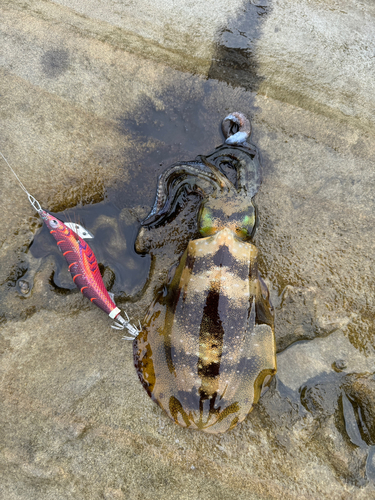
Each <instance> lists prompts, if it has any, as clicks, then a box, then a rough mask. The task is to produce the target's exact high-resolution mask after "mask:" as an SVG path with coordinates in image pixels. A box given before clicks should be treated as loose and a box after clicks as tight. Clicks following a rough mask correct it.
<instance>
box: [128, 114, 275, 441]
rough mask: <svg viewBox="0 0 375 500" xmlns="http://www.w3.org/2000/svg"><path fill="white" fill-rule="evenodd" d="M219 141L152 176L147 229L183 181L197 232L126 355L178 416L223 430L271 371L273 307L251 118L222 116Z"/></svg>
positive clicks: (169, 211)
mask: <svg viewBox="0 0 375 500" xmlns="http://www.w3.org/2000/svg"><path fill="white" fill-rule="evenodd" d="M222 131H223V134H224V137H225V139H226V140H225V144H223V145H221V146H219V147H218V148H216V149H215V151H214V152H213V153H211V154H209V155H208V156H198V157H197V158H196V159H195V160H194V162H184V163H182V162H181V163H176V164H174V165H172V166H171V167H169V168H168V169H167V170H165V172H164V173H163V174H162V175H161V176H160V177H159V181H158V189H157V194H156V200H155V203H154V206H153V209H152V210H151V213H150V214H149V216H148V217H146V219H145V220H144V221H143V222H142V226H143V228H142V230H140V231H139V233H138V237H137V241H136V248H137V251H139V252H142V251H143V250H144V249H146V245H147V243H146V242H147V238H146V239H145V240H144V236H145V233H146V232H147V231H149V230H151V229H152V228H154V227H157V226H159V225H161V224H166V223H167V222H168V221H169V220H170V218H171V217H172V216H173V215H174V211H175V206H176V200H177V199H178V197H179V195H180V194H181V193H182V192H183V190H185V191H186V192H187V193H193V192H194V193H196V194H198V195H199V196H200V197H201V200H202V201H201V206H200V211H199V215H198V219H197V223H198V229H199V231H200V234H201V238H199V239H195V240H192V241H190V242H189V244H188V247H187V248H186V250H185V252H184V254H183V255H182V257H181V259H180V262H179V264H178V267H177V269H176V271H175V273H174V276H173V277H172V278H171V280H170V282H168V283H167V284H166V285H165V287H164V289H163V291H162V292H159V293H158V295H157V296H156V298H155V300H154V302H153V303H152V304H151V306H150V308H149V310H148V312H147V314H146V317H145V318H144V320H143V329H142V331H141V332H140V334H139V336H138V337H137V338H136V339H135V340H134V344H133V346H134V351H133V352H134V364H135V367H136V370H137V373H138V376H139V379H140V381H141V383H142V385H143V387H144V388H145V390H146V391H147V393H148V394H149V396H150V397H151V398H152V399H153V400H154V401H155V402H156V403H157V404H158V405H159V406H160V407H161V408H162V409H163V410H164V411H165V412H166V413H167V415H168V416H169V417H170V418H171V419H172V420H173V421H174V422H175V423H176V424H179V425H181V426H183V427H188V428H190V429H198V430H201V431H204V432H208V433H213V434H215V433H221V432H225V431H227V430H229V429H232V428H233V427H235V426H236V425H237V424H238V423H240V422H242V421H243V420H244V418H245V417H246V416H247V415H248V413H249V412H250V411H251V410H252V408H253V407H254V405H255V404H256V403H257V401H258V400H259V398H260V396H261V394H262V393H263V391H264V390H265V389H266V388H267V386H268V385H269V383H270V381H271V380H272V377H273V375H274V374H275V373H276V347H275V337H274V311H273V307H272V305H271V303H270V300H269V293H268V290H267V287H266V284H265V283H264V281H263V280H262V278H261V276H260V274H259V271H258V261H257V255H258V251H257V249H256V247H255V246H254V245H253V244H252V243H251V239H252V237H253V235H254V231H255V227H256V209H255V207H254V205H253V203H252V198H253V196H254V195H255V194H256V193H257V191H258V189H259V187H260V183H261V173H260V162H259V154H258V151H257V149H256V148H255V146H253V145H252V144H250V143H248V139H249V137H250V134H251V125H250V122H249V120H248V119H247V118H246V116H245V115H243V114H242V113H239V112H234V113H231V114H229V115H228V116H227V117H226V118H225V119H224V120H223V123H222Z"/></svg>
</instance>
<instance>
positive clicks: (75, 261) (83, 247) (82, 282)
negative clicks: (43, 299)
mask: <svg viewBox="0 0 375 500" xmlns="http://www.w3.org/2000/svg"><path fill="white" fill-rule="evenodd" d="M40 216H41V217H42V219H43V222H44V223H45V224H46V226H47V227H48V230H49V232H50V233H51V234H52V236H53V237H54V238H55V240H56V242H57V243H58V247H59V248H60V250H61V251H62V254H63V256H64V257H65V260H66V261H67V263H68V265H69V271H70V274H71V275H72V278H73V282H74V284H75V285H76V286H77V288H79V289H80V290H81V292H82V294H83V295H84V296H85V297H87V298H88V299H90V300H91V302H93V301H94V300H95V305H96V306H98V307H99V308H100V309H102V310H103V311H105V312H106V313H107V314H110V312H111V311H113V309H115V308H116V304H115V303H114V302H113V300H112V299H111V297H110V296H109V294H108V292H107V289H106V288H105V286H104V283H103V279H102V276H101V274H100V271H99V266H98V262H97V260H96V258H95V255H94V252H93V251H92V250H91V248H90V246H89V245H88V244H87V243H86V241H85V240H83V239H82V238H81V237H80V236H78V234H77V233H75V232H74V231H73V230H72V229H70V228H69V227H67V226H66V225H65V224H64V223H63V222H61V221H60V220H59V219H56V217H54V216H53V215H51V214H49V213H48V212H46V211H45V210H43V211H42V212H40ZM51 228H53V229H51Z"/></svg>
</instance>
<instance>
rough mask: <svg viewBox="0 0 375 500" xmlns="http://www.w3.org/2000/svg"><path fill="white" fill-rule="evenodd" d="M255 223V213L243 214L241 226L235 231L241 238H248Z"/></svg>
mask: <svg viewBox="0 0 375 500" xmlns="http://www.w3.org/2000/svg"><path fill="white" fill-rule="evenodd" d="M254 225H255V215H254V214H252V215H245V217H244V218H243V219H242V221H241V226H240V227H238V228H237V230H236V233H237V234H238V236H239V237H240V238H242V239H243V240H246V239H249V238H250V237H251V234H252V232H253V229H254Z"/></svg>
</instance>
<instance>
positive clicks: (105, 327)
mask: <svg viewBox="0 0 375 500" xmlns="http://www.w3.org/2000/svg"><path fill="white" fill-rule="evenodd" d="M374 24H375V6H374V4H373V2H372V1H370V0H361V1H357V2H354V1H349V0H341V1H335V0H329V1H327V2H321V1H320V0H311V1H308V0H303V1H296V0H273V1H272V0H254V1H252V2H250V1H246V2H245V1H243V0H235V1H234V2H231V3H230V4H229V3H228V2H224V1H221V0H216V1H215V2H214V1H213V0H208V1H205V2H197V1H189V2H185V1H182V0H175V1H173V2H169V1H166V0H164V1H153V2H151V1H149V0H145V1H142V2H134V1H128V2H125V1H116V0H108V1H106V2H102V1H100V0H90V1H87V2H80V1H76V0H60V1H57V0H56V1H51V0H2V2H1V3H0V151H1V152H2V153H3V154H4V155H5V156H6V157H7V159H8V160H9V162H10V163H11V165H12V166H13V167H14V168H15V169H16V171H17V173H18V175H19V176H20V177H21V179H22V182H23V183H24V184H25V186H26V187H27V189H28V190H29V191H30V192H31V193H32V194H33V195H34V196H35V197H36V198H37V199H38V200H39V201H40V203H41V204H42V206H43V207H44V208H45V209H47V210H50V211H53V212H55V213H59V214H61V213H63V215H61V216H62V217H63V216H64V217H67V218H73V219H74V218H75V217H78V218H79V219H80V220H81V221H82V222H83V223H85V224H86V226H87V228H88V229H89V230H90V231H92V232H94V233H95V239H94V241H93V244H92V246H93V248H94V250H95V253H96V255H97V257H98V261H99V262H100V263H101V265H102V271H103V273H104V279H105V282H106V285H107V287H108V288H109V289H110V290H112V291H113V292H114V293H115V296H116V300H117V303H118V304H119V306H120V307H122V308H124V309H125V310H126V311H127V312H128V313H129V315H130V316H131V317H132V319H134V321H138V320H142V318H143V315H144V314H145V312H146V310H147V307H148V306H149V304H150V302H151V300H152V298H153V295H154V292H155V290H156V289H157V288H158V287H159V286H160V285H161V284H162V283H163V281H164V280H165V279H166V277H167V274H168V270H169V269H170V267H171V266H172V265H173V264H174V263H175V262H176V260H178V258H179V256H180V255H181V253H182V252H183V250H184V248H186V244H187V241H188V240H189V238H191V237H193V235H194V231H195V217H196V213H195V208H196V206H197V199H193V200H191V203H190V204H187V205H186V206H185V208H184V209H183V210H182V211H181V212H180V213H179V215H178V217H177V218H176V220H175V221H173V222H172V223H171V224H170V225H169V226H168V228H157V229H155V230H154V231H153V234H152V250H151V252H150V255H146V256H140V255H137V254H136V253H135V250H134V241H135V238H136V235H137V231H138V229H139V226H140V224H139V223H140V220H142V218H143V217H145V216H146V215H147V213H148V211H149V209H150V207H151V206H152V204H153V200H154V195H155V188H156V179H157V176H158V175H159V174H160V173H161V172H163V170H164V169H165V168H166V167H167V166H168V165H170V164H171V163H173V162H175V161H178V160H192V159H194V157H195V156H196V155H197V154H203V153H208V152H210V151H211V150H212V149H213V148H214V147H215V146H217V145H219V144H220V143H221V142H222V136H221V135H220V129H219V124H220V121H221V120H222V118H223V117H224V116H226V114H227V113H229V112H230V111H233V110H241V111H242V112H243V113H245V114H247V115H248V116H249V117H250V118H251V121H252V126H253V132H252V141H253V142H254V144H256V145H257V147H258V148H259V151H260V153H261V158H262V166H263V183H262V186H261V189H260V191H259V193H258V194H257V195H256V198H255V203H256V205H257V210H258V212H257V213H258V217H259V221H258V229H257V233H256V236H255V244H256V246H257V247H258V249H259V252H260V255H261V258H260V271H261V273H262V275H263V277H264V278H265V280H266V281H267V284H268V286H269V288H270V291H271V297H272V301H273V303H274V305H275V309H276V328H275V331H276V343H277V348H278V358H277V361H278V373H277V376H276V377H275V379H274V381H273V383H272V386H271V389H270V390H269V391H268V392H267V393H266V394H265V395H264V396H263V397H262V398H261V400H260V402H259V404H258V405H257V406H256V408H255V409H254V410H253V412H252V413H251V414H250V415H249V416H248V418H247V419H246V420H245V422H244V423H242V424H241V425H239V426H238V427H236V428H235V429H234V430H232V431H230V432H228V433H226V434H223V435H220V436H214V435H205V434H203V433H198V432H191V431H189V430H186V429H183V428H180V427H178V426H176V425H175V424H173V423H172V422H171V421H170V420H169V419H168V418H167V417H166V416H165V415H164V414H163V413H162V412H161V410H160V409H159V407H157V406H156V405H155V404H154V403H153V402H152V401H151V399H150V398H149V397H148V396H147V394H146V392H145V391H144V390H143V388H142V387H141V385H140V383H139V381H138V379H137V375H136V373H135V369H134V366H133V354H132V345H131V343H129V342H126V341H124V340H122V339H121V333H118V332H116V331H115V330H112V329H111V328H110V320H109V319H108V318H107V317H106V316H105V314H103V313H102V311H100V310H98V309H95V308H94V307H93V306H92V304H90V303H89V302H88V301H86V300H85V299H84V297H82V296H81V295H80V294H79V292H78V291H77V290H76V289H75V288H74V286H72V283H71V281H69V280H70V277H69V274H68V273H67V270H66V268H64V261H63V260H62V258H61V256H59V254H58V251H57V249H56V247H55V245H54V242H53V241H52V242H51V241H50V240H49V235H48V232H46V231H45V230H44V229H42V227H41V226H42V223H41V222H40V220H39V218H38V216H37V215H36V213H35V212H34V211H33V209H32V207H31V206H30V204H29V202H28V200H27V198H26V196H25V194H24V193H23V192H22V190H21V189H20V188H19V186H18V184H17V182H16V181H15V179H14V177H13V176H12V175H11V173H10V172H9V170H8V168H7V167H6V164H5V163H4V162H3V161H2V160H1V161H0V192H1V197H0V450H1V452H0V498H4V499H6V500H34V499H35V500H56V499H58V500H60V499H61V500H65V499H79V500H81V499H85V500H86V499H87V500H96V499H98V500H99V499H105V500H120V499H131V500H133V499H134V500H137V499H142V500H156V499H163V500H165V499H172V498H181V499H189V500H198V499H199V500H206V499H207V500H210V499H213V498H215V499H217V498H219V499H220V498H226V499H233V500H234V499H236V500H238V499H244V500H245V499H246V500H250V499H257V500H258V499H259V500H260V499H261V500H264V499H279V498H286V499H298V500H301V499H322V498H327V499H328V498H329V499H332V498H333V499H336V498H337V499H348V500H349V499H366V500H367V499H371V498H374V499H375V487H374V482H375V423H374V418H375V414H374V399H375V382H374V373H375V356H374V354H375V327H374V319H375V298H374V297H375V285H374V275H375V273H374V248H375V236H374V234H375V233H374V229H373V228H374V226H375V215H374V214H375V196H374V192H375V162H374V158H375V140H374V139H375V127H374V110H375V104H374V96H375V92H374V81H375V69H374V64H373V57H374V50H375V31H374V29H373V26H374ZM64 214H65V215H64ZM25 283H26V284H25Z"/></svg>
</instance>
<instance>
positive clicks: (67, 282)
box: [30, 202, 150, 297]
mask: <svg viewBox="0 0 375 500" xmlns="http://www.w3.org/2000/svg"><path fill="white" fill-rule="evenodd" d="M54 215H55V216H56V217H58V218H59V219H60V220H62V221H64V222H78V223H80V224H81V225H82V226H83V227H85V228H86V229H88V230H89V231H90V232H91V233H93V235H94V238H93V239H88V240H86V241H87V242H88V244H89V245H90V247H91V248H92V250H93V251H94V253H95V256H96V259H97V261H98V263H99V265H100V268H101V271H102V273H103V274H104V276H105V278H106V281H107V282H108V283H105V284H106V285H107V287H108V288H109V289H110V291H112V292H113V293H114V294H115V296H119V295H120V296H124V297H128V296H133V295H136V294H137V293H138V292H139V291H140V290H141V289H142V288H143V286H144V285H145V283H146V281H147V277H148V273H149V267H150V258H149V257H148V256H142V255H138V254H136V252H135V250H134V241H135V238H136V235H137V232H138V228H139V225H138V223H137V222H134V220H131V219H130V217H129V220H127V218H126V213H125V214H124V213H121V211H120V210H119V209H118V208H117V207H116V206H115V205H114V204H112V203H106V202H102V203H97V204H95V205H86V206H84V207H82V206H81V207H76V208H75V209H70V210H65V211H64V212H61V213H55V214H54ZM30 253H31V255H32V256H33V257H34V258H37V259H42V258H46V257H47V256H49V255H51V256H52V257H53V259H54V262H55V266H54V271H53V275H52V276H51V284H52V285H53V286H54V287H55V289H56V291H57V292H60V293H63V292H69V291H70V290H75V289H76V287H75V285H74V283H73V281H72V279H71V276H70V273H69V271H68V266H67V264H66V261H65V259H64V257H63V256H62V254H61V252H59V249H58V247H57V245H56V242H55V240H54V239H53V238H52V237H51V235H50V234H49V231H48V229H47V227H46V226H45V225H43V227H42V229H41V231H40V232H39V233H37V234H36V236H35V238H34V241H33V243H32V245H31V246H30ZM113 276H114V278H113Z"/></svg>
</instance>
